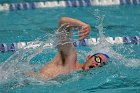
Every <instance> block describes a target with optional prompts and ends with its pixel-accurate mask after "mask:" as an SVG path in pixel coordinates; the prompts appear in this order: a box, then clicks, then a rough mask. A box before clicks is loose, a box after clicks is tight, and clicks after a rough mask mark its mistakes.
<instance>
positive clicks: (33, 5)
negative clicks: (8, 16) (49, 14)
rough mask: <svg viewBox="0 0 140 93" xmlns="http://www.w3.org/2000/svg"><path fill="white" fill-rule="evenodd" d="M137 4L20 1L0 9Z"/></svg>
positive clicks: (127, 0) (138, 0)
mask: <svg viewBox="0 0 140 93" xmlns="http://www.w3.org/2000/svg"><path fill="white" fill-rule="evenodd" d="M125 4H129V5H139V4H140V0H67V1H44V2H21V3H10V4H9V3H3V4H0V11H8V10H9V11H13V10H14V11H16V10H27V9H38V8H53V7H87V6H108V5H125Z"/></svg>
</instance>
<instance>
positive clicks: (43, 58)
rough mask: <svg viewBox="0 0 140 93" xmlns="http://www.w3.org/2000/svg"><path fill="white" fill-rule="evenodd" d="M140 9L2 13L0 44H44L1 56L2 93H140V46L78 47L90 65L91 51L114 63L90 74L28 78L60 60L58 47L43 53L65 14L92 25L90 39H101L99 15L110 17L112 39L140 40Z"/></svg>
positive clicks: (106, 19)
mask: <svg viewBox="0 0 140 93" xmlns="http://www.w3.org/2000/svg"><path fill="white" fill-rule="evenodd" d="M139 8H140V7H139V6H127V5H125V6H109V7H86V8H82V7H79V8H52V9H37V10H23V11H11V12H8V11H6V12H0V20H1V21H0V43H13V42H21V41H22V42H23V41H24V42H29V41H32V42H36V43H38V44H40V45H41V46H40V47H38V48H36V49H25V50H23V49H20V50H19V51H18V52H17V53H15V54H14V53H12V52H7V53H0V63H1V65H0V70H1V71H0V74H1V76H0V93H92V92H95V93H139V92H140V77H139V76H140V45H130V44H128V45H121V44H120V45H110V44H107V43H101V45H97V46H94V45H93V46H87V47H77V48H76V50H77V54H78V59H79V61H80V62H84V58H85V56H86V55H87V54H88V53H91V51H92V53H95V52H98V51H103V52H107V53H108V54H109V55H110V57H111V59H110V61H109V64H108V65H106V66H104V67H102V68H97V69H93V70H90V71H84V72H83V71H80V72H73V73H71V74H69V75H61V76H59V77H57V78H55V79H52V80H49V81H42V80H36V79H34V78H29V77H26V76H25V75H23V74H22V73H23V72H24V71H25V72H26V71H29V70H30V69H32V68H33V69H35V70H39V69H40V68H41V67H42V66H43V64H46V63H47V62H49V61H50V60H51V59H52V58H53V57H54V56H55V54H56V53H57V50H56V49H55V48H51V49H43V47H42V46H43V45H44V43H46V42H51V41H53V39H52V38H53V37H54V31H55V30H56V29H57V27H58V21H59V19H60V17H61V16H68V17H72V18H76V19H79V20H82V21H84V22H86V23H88V24H90V25H91V27H92V31H91V34H90V36H89V38H91V37H99V32H98V30H97V29H96V28H95V26H97V25H98V24H99V20H97V19H96V16H98V15H99V16H104V23H103V26H104V31H105V33H104V34H105V36H106V37H107V36H111V37H117V36H140V28H139V25H140V10H139ZM75 38H77V37H75ZM38 40H40V41H43V43H40V42H38ZM41 51H42V52H41ZM35 53H37V54H38V55H35ZM13 54H14V55H13ZM11 55H12V56H11ZM32 55H33V56H34V57H33V58H32V59H31V60H30V62H31V66H30V65H27V64H25V62H24V61H25V59H26V58H28V57H31V56H32ZM10 56H11V58H10V59H8V58H9V57H10ZM4 63H5V64H4ZM3 64H4V65H3ZM5 73H6V74H5Z"/></svg>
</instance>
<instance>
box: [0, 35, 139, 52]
mask: <svg viewBox="0 0 140 93" xmlns="http://www.w3.org/2000/svg"><path fill="white" fill-rule="evenodd" d="M99 40H100V38H89V39H84V40H82V41H78V40H77V41H75V42H73V44H74V46H75V47H80V46H90V45H96V44H98V43H99ZM106 41H107V42H109V43H110V44H140V36H125V37H114V38H113V37H107V38H106ZM38 46H40V45H39V44H34V42H18V43H11V44H9V43H2V44H0V51H1V52H9V51H12V52H14V51H17V50H18V49H22V48H36V47H38ZM52 46H53V44H52V43H47V44H45V47H47V48H51V47H52Z"/></svg>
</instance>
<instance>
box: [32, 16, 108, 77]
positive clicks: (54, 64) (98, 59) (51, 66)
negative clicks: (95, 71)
mask: <svg viewBox="0 0 140 93" xmlns="http://www.w3.org/2000/svg"><path fill="white" fill-rule="evenodd" d="M64 24H73V25H78V26H81V27H82V29H81V30H80V32H79V40H83V39H84V38H86V37H87V36H88V35H89V33H90V31H91V28H90V25H88V24H86V23H84V22H82V21H80V20H77V19H73V18H69V17H62V18H61V19H60V21H59V25H60V26H63V25H64ZM66 27H67V28H68V29H69V30H67V32H69V34H70V31H71V30H70V29H71V26H69V25H66ZM59 32H61V30H60V31H59ZM62 33H65V31H62ZM68 36H70V35H68ZM60 37H61V36H60ZM65 38H66V40H59V43H60V42H61V43H63V44H58V45H57V49H58V54H57V55H56V56H55V57H54V58H53V59H52V61H51V62H50V63H48V64H46V65H45V66H44V67H42V68H41V69H40V71H39V72H38V73H37V74H36V73H35V72H32V73H30V74H29V75H30V76H35V77H36V76H37V77H38V76H40V77H42V78H44V79H50V78H54V77H56V76H58V75H61V74H68V73H71V72H73V71H77V70H90V69H92V68H97V67H100V66H103V65H104V64H106V63H107V61H108V59H109V57H108V56H107V55H106V54H103V53H96V54H93V55H88V56H87V57H86V62H85V63H84V64H79V63H78V60H77V54H76V50H75V48H74V45H73V43H72V42H70V41H68V39H67V36H65ZM60 39H61V38H60ZM63 39H64V38H63ZM65 42H69V43H65Z"/></svg>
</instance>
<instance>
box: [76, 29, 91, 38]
mask: <svg viewBox="0 0 140 93" xmlns="http://www.w3.org/2000/svg"><path fill="white" fill-rule="evenodd" d="M89 33H90V31H89V30H87V31H85V32H84V33H81V34H79V37H80V39H79V40H82V39H84V38H86V37H87V36H88V35H89Z"/></svg>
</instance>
